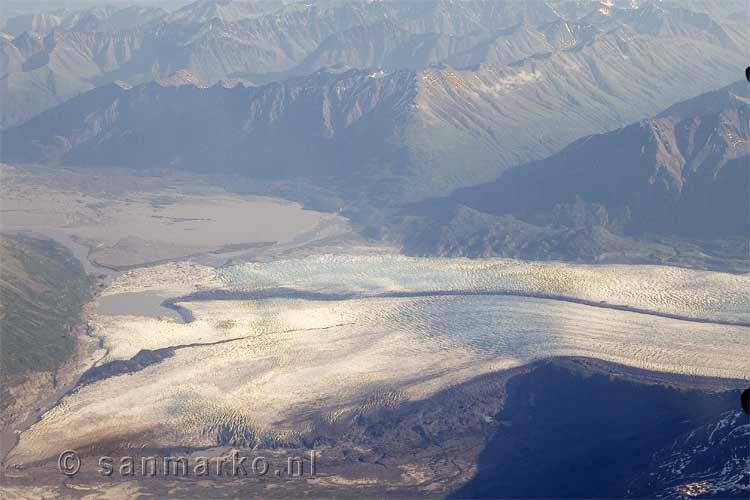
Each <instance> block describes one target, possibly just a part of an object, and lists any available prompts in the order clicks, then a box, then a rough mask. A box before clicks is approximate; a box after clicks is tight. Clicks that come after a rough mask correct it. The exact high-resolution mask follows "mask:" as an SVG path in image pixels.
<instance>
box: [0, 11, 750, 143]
mask: <svg viewBox="0 0 750 500" xmlns="http://www.w3.org/2000/svg"><path fill="white" fill-rule="evenodd" d="M642 3H643V5H642V6H640V7H639V8H638V9H633V8H630V6H631V4H633V2H629V1H628V2H618V3H617V4H614V5H613V4H612V3H611V2H607V3H606V4H599V3H590V4H584V5H583V6H581V4H580V2H572V1H565V0H563V1H554V2H553V1H543V0H534V1H529V2H516V1H505V2H502V1H495V0H475V1H471V2H465V1H459V0H423V1H418V2H395V1H383V2H368V1H357V0H352V1H318V2H313V3H300V2H292V1H289V2H275V1H274V2H267V1H258V2H248V1H232V0H199V1H198V2H195V3H193V4H190V5H188V6H186V7H183V8H182V9H179V10H177V11H175V12H172V13H167V12H165V11H163V10H161V9H158V8H148V7H118V8H105V7H101V8H92V9H88V10H84V11H73V12H67V11H61V12H57V13H48V14H37V15H33V16H20V17H17V18H12V19H10V20H9V21H8V22H7V24H6V28H5V29H6V31H8V33H9V34H8V35H7V36H4V37H3V38H2V39H0V52H2V58H0V78H2V95H3V100H4V102H5V105H4V106H3V116H2V122H1V123H0V125H2V126H3V127H8V126H12V125H15V124H18V123H20V122H23V121H25V120H26V119H28V118H30V117H31V116H33V115H34V114H36V113H38V112H40V111H43V110H45V109H47V108H49V107H51V106H54V105H56V104H59V103H61V102H63V101H65V100H66V99H68V98H70V97H72V96H75V95H77V94H79V93H81V92H85V91H87V90H90V89H92V88H94V87H96V86H99V85H102V84H105V83H108V82H112V81H115V80H122V81H125V82H127V83H128V84H129V85H136V84H139V83H143V82H146V81H149V80H153V79H158V78H166V77H168V76H169V75H171V74H173V73H175V72H177V71H179V70H187V71H190V72H191V73H193V74H194V75H195V76H196V77H197V78H199V79H200V80H201V81H204V82H206V83H208V84H214V83H217V82H219V81H220V80H227V79H239V80H242V81H243V82H245V83H247V84H263V83H267V82H270V81H278V80H283V79H286V78H289V77H290V76H299V75H303V74H309V73H311V72H314V71H316V70H318V69H321V68H322V67H326V66H331V65H345V66H346V67H351V68H368V69H369V68H375V69H384V70H385V71H395V70H398V69H412V70H422V69H425V68H427V67H429V66H430V65H435V64H446V65H449V66H451V67H454V68H465V67H472V68H477V67H478V72H479V78H480V79H486V78H490V79H499V80H500V82H501V83H500V86H502V85H504V84H503V83H502V82H503V81H505V80H508V79H510V80H513V79H514V78H516V77H517V75H518V74H526V73H530V74H531V78H541V79H543V80H545V81H547V82H553V83H550V85H553V86H557V85H561V86H562V88H561V89H560V91H559V92H558V90H557V89H555V91H556V93H559V94H560V95H559V96H558V97H557V99H562V102H558V101H557V100H556V101H553V102H551V103H548V104H549V105H551V106H557V105H559V104H561V103H562V104H565V103H566V102H569V101H570V102H573V101H572V100H575V99H580V96H581V93H582V92H588V91H589V90H593V91H595V92H596V93H600V94H601V93H603V94H604V95H605V96H608V95H609V94H612V95H613V96H615V97H616V98H620V99H622V98H629V97H637V96H639V94H640V93H642V92H639V91H634V92H631V91H630V90H629V89H628V87H630V86H631V85H633V82H639V81H640V77H641V76H643V74H644V73H650V74H651V75H660V76H661V77H662V78H663V79H664V82H663V83H659V82H653V81H644V82H642V84H637V85H639V86H640V85H643V87H644V88H645V87H646V86H649V87H650V86H654V85H655V86H654V88H653V89H651V90H648V92H646V93H648V94H649V95H651V96H652V97H654V98H658V97H662V98H663V99H664V100H669V99H670V98H671V99H672V100H671V102H674V101H676V100H679V99H680V98H685V97H688V96H690V95H694V94H697V93H699V92H700V91H704V90H710V89H711V88H715V87H716V86H717V85H716V84H717V83H718V85H721V84H727V83H729V82H730V80H727V79H726V76H723V75H728V74H729V73H730V71H734V70H735V65H736V64H740V63H739V60H740V59H741V56H743V55H744V54H743V53H742V47H744V46H746V44H747V35H746V32H745V30H743V29H742V24H741V23H740V22H738V21H739V20H738V19H736V18H734V19H733V18H725V17H717V18H716V19H714V18H713V17H711V16H710V15H709V14H706V13H705V12H701V11H698V10H687V9H686V8H684V7H683V6H680V5H665V4H662V3H651V2H642ZM633 5H637V4H633ZM698 6H700V4H696V8H697V7H698ZM691 7H692V6H691ZM683 44H687V45H685V47H684V48H682V47H683ZM511 63H513V64H514V66H512V67H511V68H513V71H511V70H510V69H508V68H506V66H507V65H509V64H511ZM685 64H687V67H686V68H683V69H681V68H680V66H681V65H685ZM742 64H744V62H743V63H742ZM621 65H622V67H621V68H620V66H621ZM652 65H655V66H652ZM667 65H668V66H669V68H667V67H665V66H667ZM699 66H700V68H701V69H702V71H698V69H697V68H698V67H699ZM498 68H502V69H503V74H501V75H499V76H496V75H493V74H492V73H491V70H492V69H498ZM647 69H649V70H651V69H652V70H653V71H646V70H647ZM706 70H710V71H706ZM487 71H490V73H489V74H487V73H486V72H487ZM663 71H666V72H665V73H663V74H660V73H659V72H663ZM579 73H580V74H581V75H579ZM485 74H486V75H487V76H483V75H485ZM534 75H536V76H534ZM623 75H626V76H627V79H626V80H625V81H623V80H622V77H623ZM473 76H474V75H473V72H472V71H468V72H467V73H466V79H467V80H472V79H473ZM722 76H723V78H725V80H723V81H720V82H715V80H716V78H717V77H718V78H721V77H722ZM675 78H677V79H680V80H682V84H680V85H678V83H679V82H674V81H669V80H670V79H675ZM568 79H570V80H571V81H570V82H567V80H568ZM514 81H515V80H514ZM685 81H690V82H691V83H690V86H692V88H682V85H684V83H685ZM555 82H556V83H555ZM568 83H571V84H575V85H574V86H573V88H572V89H568V88H565V87H566V86H567V84H568ZM581 86H583V87H581ZM678 87H679V88H682V92H678V91H677V88H678ZM471 90H473V91H475V92H479V94H480V97H481V96H482V95H483V93H482V92H481V91H480V90H481V89H471ZM641 91H643V89H641ZM674 92H677V94H676V95H674V96H672V95H671V94H673V93H674ZM667 96H669V97H667ZM486 98H487V97H486V96H485V97H484V99H486ZM601 98H602V97H601V96H600V97H594V98H593V99H594V100H595V101H596V100H599V99H601ZM671 102H658V103H651V104H657V105H658V106H661V107H664V106H666V105H667V104H670V103H671ZM580 104H584V103H580ZM644 105H646V103H644ZM629 119H633V117H632V116H631V117H627V116H625V117H622V120H621V122H620V123H618V125H622V124H623V123H625V122H627V121H628V120H629ZM591 131H594V130H591Z"/></svg>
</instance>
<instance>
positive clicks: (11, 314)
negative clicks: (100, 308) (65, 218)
mask: <svg viewBox="0 0 750 500" xmlns="http://www.w3.org/2000/svg"><path fill="white" fill-rule="evenodd" d="M89 296H90V282H89V278H88V277H87V275H86V273H85V272H84V270H83V267H82V266H81V263H80V262H78V260H76V258H75V257H73V255H72V254H71V253H70V252H69V251H68V250H67V249H66V248H64V247H63V246H61V245H60V244H58V243H56V242H53V241H43V240H36V239H32V238H27V237H19V236H8V235H3V236H2V238H0V361H1V366H0V390H2V391H3V392H5V391H6V390H7V389H8V387H10V386H12V385H13V384H16V383H18V382H20V381H21V380H22V377H23V376H24V374H27V373H29V372H45V371H52V370H55V369H57V368H58V367H59V366H60V365H61V364H62V363H63V362H65V360H66V359H67V358H68V357H69V356H70V355H71V353H72V352H73V349H74V345H75V344H74V339H73V336H72V335H71V330H72V329H73V328H74V327H75V325H76V323H77V322H78V321H79V320H80V314H81V307H82V306H83V304H84V303H85V302H86V301H87V300H88V299H89ZM2 401H3V406H6V405H7V404H9V403H10V402H11V401H9V398H7V397H3V398H2Z"/></svg>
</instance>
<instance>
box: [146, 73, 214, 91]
mask: <svg viewBox="0 0 750 500" xmlns="http://www.w3.org/2000/svg"><path fill="white" fill-rule="evenodd" d="M158 83H159V85H161V86H162V87H180V86H182V85H192V86H194V87H198V88H202V89H205V88H208V87H209V86H208V85H207V84H206V83H205V82H203V81H202V80H201V79H200V78H198V77H197V76H195V75H194V74H193V73H191V72H190V71H188V70H185V69H181V70H179V71H177V72H175V73H173V74H172V75H170V76H168V77H167V78H161V79H159V80H158Z"/></svg>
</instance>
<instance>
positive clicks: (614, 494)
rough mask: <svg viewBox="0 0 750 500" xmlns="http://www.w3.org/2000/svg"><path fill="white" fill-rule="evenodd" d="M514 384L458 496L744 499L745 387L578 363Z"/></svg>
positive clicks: (548, 369) (541, 370) (521, 378)
mask: <svg viewBox="0 0 750 500" xmlns="http://www.w3.org/2000/svg"><path fill="white" fill-rule="evenodd" d="M506 390H507V397H506V400H505V403H504V407H503V409H502V410H501V412H500V413H499V414H498V415H497V416H496V417H495V418H496V420H497V421H498V423H499V425H498V427H497V431H496V433H495V435H494V437H493V438H492V440H491V441H490V442H489V444H488V446H487V447H486V448H485V450H484V451H483V452H482V454H481V456H480V458H479V471H478V473H477V475H476V477H475V478H474V479H473V480H472V481H470V482H469V483H468V484H467V485H466V486H464V487H463V488H461V489H459V490H458V491H457V492H455V493H454V495H453V496H454V497H457V498H551V497H554V498H664V497H666V498H685V497H690V496H697V494H704V495H716V496H718V497H719V498H744V496H743V487H744V485H743V484H742V475H743V474H742V471H743V460H742V459H741V458H737V457H743V456H747V451H748V448H747V446H748V443H747V440H746V439H743V435H745V433H746V431H747V425H745V426H742V425H741V424H742V420H741V418H742V417H740V415H739V411H738V410H737V409H736V407H737V394H736V393H735V392H703V391H698V390H685V389H682V390H681V389H676V388H674V387H669V386H664V385H656V384H648V383H646V384H640V383H637V382H634V381H629V380H623V379H617V378H612V377H608V376H606V375H605V374H602V373H597V372H596V371H593V372H587V370H585V369H584V370H581V369H580V367H576V366H575V364H574V363H573V364H571V363H562V364H560V365H556V364H549V365H543V366H541V367H539V368H537V369H536V370H534V371H532V372H531V373H528V374H523V375H519V376H517V377H516V378H514V379H512V380H511V381H510V382H509V384H508V387H507V389H506ZM745 467H746V466H745ZM691 492H696V493H697V494H696V495H691V494H690V493H691Z"/></svg>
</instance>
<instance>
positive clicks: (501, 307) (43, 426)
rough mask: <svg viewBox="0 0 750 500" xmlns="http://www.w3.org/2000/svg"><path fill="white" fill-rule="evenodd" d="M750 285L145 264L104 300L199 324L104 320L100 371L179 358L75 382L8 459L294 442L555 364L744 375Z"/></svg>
mask: <svg viewBox="0 0 750 500" xmlns="http://www.w3.org/2000/svg"><path fill="white" fill-rule="evenodd" d="M749 285H750V278H748V276H740V275H730V274H722V273H715V272H700V271H691V270H684V269H678V268H670V267H660V266H610V265H607V266H591V265H570V264H559V263H527V262H518V261H513V260H490V261H481V262H480V261H471V260H465V259H429V260H427V259H417V258H408V257H402V256H396V255H391V254H377V255H372V254H370V255H309V256H306V257H300V258H292V259H284V260H274V261H270V262H257V263H241V264H236V265H228V266H224V267H222V268H219V269H214V268H211V267H208V266H202V265H198V264H193V263H185V262H183V263H170V264H164V265H159V266H155V267H150V268H141V269H137V270H134V271H131V272H128V273H126V274H123V275H122V276H120V277H119V278H118V279H116V280H115V281H114V282H113V283H112V285H111V286H110V288H109V289H107V290H106V291H105V292H104V293H103V294H102V296H103V298H102V299H100V300H104V299H106V300H108V301H117V300H118V297H120V298H123V299H124V297H125V296H128V297H130V298H132V297H133V294H144V297H148V300H157V301H161V300H165V299H175V298H177V299H176V300H177V303H178V305H180V306H182V307H185V308H187V309H189V310H190V311H191V312H192V316H193V318H192V321H188V322H181V321H179V320H177V319H175V317H174V315H169V314H167V312H168V311H167V310H166V309H165V310H164V311H165V314H164V315H163V316H155V315H153V314H146V313H140V312H139V311H138V310H137V308H132V310H129V311H125V312H122V311H121V312H119V313H118V314H117V315H114V314H111V313H106V314H105V313H99V314H95V315H94V317H93V319H92V321H91V326H92V327H93V332H94V335H96V336H97V337H99V338H100V339H101V340H102V350H101V352H100V353H99V358H100V361H99V365H104V364H106V363H108V362H110V361H114V360H127V359H130V358H132V357H133V356H135V355H136V354H137V353H138V352H140V351H142V350H144V349H149V350H157V349H164V348H168V349H170V355H169V356H166V357H164V358H163V359H162V360H161V361H159V362H156V363H154V364H151V365H149V366H146V367H145V368H142V369H139V370H137V371H132V372H131V373H127V374H119V375H115V376H109V377H107V378H103V379H99V380H96V381H94V382H92V383H89V384H86V385H83V386H80V387H79V388H78V389H77V390H75V391H73V392H72V393H70V394H69V395H68V396H66V397H65V398H63V399H62V400H61V402H60V403H59V404H58V405H57V406H56V407H54V408H53V409H52V410H51V411H49V412H47V413H46V414H45V415H44V416H43V418H42V419H41V420H40V422H38V423H37V424H35V425H34V426H32V427H31V428H30V429H29V430H27V431H26V432H25V433H23V434H22V435H21V439H20V442H19V445H18V446H17V447H16V448H15V449H14V450H13V452H12V453H11V457H10V460H11V461H13V462H16V463H23V462H26V461H33V460H36V459H41V458H46V457H50V456H53V455H54V453H57V452H58V451H59V449H60V448H61V447H65V448H71V449H79V448H82V447H84V446H86V445H90V444H93V443H96V442H101V441H107V442H118V441H123V442H127V443H128V444H129V445H131V446H138V445H146V444H148V445H150V446H170V445H177V444H183V445H185V444H187V445H195V446H209V445H212V444H215V443H216V442H217V433H218V431H219V430H221V432H222V435H223V436H224V438H225V439H229V440H230V441H231V440H240V441H243V442H245V443H251V444H253V443H254V444H257V445H264V444H265V445H273V444H275V443H276V444H279V443H281V444H284V443H294V442H295V441H296V440H298V439H299V436H300V435H301V434H302V433H304V432H307V431H309V430H311V429H314V428H315V427H316V426H317V425H320V423H321V422H325V423H328V424H330V423H333V422H336V421H337V419H339V418H342V416H344V415H346V414H347V412H351V411H355V410H356V409H358V408H362V407H363V406H366V407H371V406H378V405H392V404H394V403H397V402H399V401H405V400H415V399H421V398H426V397H429V396H430V395H432V394H435V393H436V392H437V391H440V390H442V389H445V388H447V387H451V386H453V385H455V384H459V383H461V382H464V381H466V380H469V379H471V378H473V377H476V376H478V375H481V374H483V373H488V372H491V371H496V370H501V369H507V368H510V367H515V366H519V365H523V364H526V363H529V362H531V361H534V360H538V359H541V358H545V357H554V356H583V357H590V358H596V359H601V360H605V361H612V362H616V363H621V364H623V365H626V366H631V367H638V368H646V369H649V370H654V371H659V372H668V373H679V374H690V375H705V376H721V377H729V378H742V377H743V376H745V375H746V374H747V373H746V372H747V359H750V341H749V340H750V339H749V338H748V337H749V336H750V328H748V327H747V326H744V325H743V323H744V322H747V321H748V320H750V315H748V311H750V298H749V297H748V294H747V293H746V292H747V290H748V289H750V286H749ZM146 294H147V295H146ZM577 301H579V302H577ZM580 301H585V303H581V302H580ZM625 308H632V309H633V310H627V309H625ZM126 309H127V308H126ZM152 310H153V308H149V311H152ZM670 315H671V316H672V317H670ZM716 322H719V323H716ZM721 322H723V324H720V323H721ZM728 323H736V324H728ZM113 411H116V412H117V414H118V415H119V418H118V425H116V426H114V425H111V423H110V422H108V420H107V416H108V415H111V414H113ZM227 436H228V438H227Z"/></svg>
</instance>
